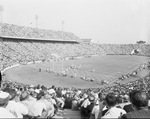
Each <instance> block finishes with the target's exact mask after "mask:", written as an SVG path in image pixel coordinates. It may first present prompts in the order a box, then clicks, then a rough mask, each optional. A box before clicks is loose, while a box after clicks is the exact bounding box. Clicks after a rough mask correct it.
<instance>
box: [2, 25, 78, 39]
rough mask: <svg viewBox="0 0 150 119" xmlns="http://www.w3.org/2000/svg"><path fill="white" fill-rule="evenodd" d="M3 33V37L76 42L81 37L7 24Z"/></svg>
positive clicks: (3, 27) (3, 28)
mask: <svg viewBox="0 0 150 119" xmlns="http://www.w3.org/2000/svg"><path fill="white" fill-rule="evenodd" d="M1 32H2V35H3V36H12V37H23V38H42V39H57V40H75V41H77V40H79V37H77V36H76V35H74V34H73V33H70V32H62V31H54V30H45V29H37V28H32V27H24V26H18V25H14V24H7V23H3V24H2V31H1Z"/></svg>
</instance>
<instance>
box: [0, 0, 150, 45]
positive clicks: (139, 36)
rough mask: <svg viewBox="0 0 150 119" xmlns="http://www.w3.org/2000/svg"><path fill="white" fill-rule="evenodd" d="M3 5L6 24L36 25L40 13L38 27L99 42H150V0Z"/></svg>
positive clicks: (28, 0)
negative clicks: (36, 17) (61, 31)
mask: <svg viewBox="0 0 150 119" xmlns="http://www.w3.org/2000/svg"><path fill="white" fill-rule="evenodd" d="M0 5H1V6H2V7H3V10H1V13H0V15H1V17H2V21H3V22H5V23H9V24H17V25H22V26H29V27H36V19H35V16H38V19H37V24H38V25H37V26H38V28H42V29H50V30H56V31H57V30H63V31H66V32H72V33H74V34H75V35H77V36H78V37H79V38H81V39H82V38H91V39H92V42H96V43H101V44H103V43H109V44H130V43H136V41H139V40H144V41H147V42H148V43H150V0H0ZM62 21H63V25H62Z"/></svg>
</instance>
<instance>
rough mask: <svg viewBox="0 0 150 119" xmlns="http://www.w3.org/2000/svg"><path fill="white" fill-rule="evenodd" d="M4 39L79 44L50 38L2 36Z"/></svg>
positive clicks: (74, 41)
mask: <svg viewBox="0 0 150 119" xmlns="http://www.w3.org/2000/svg"><path fill="white" fill-rule="evenodd" d="M1 38H3V39H19V40H34V41H47V42H70V43H78V41H76V40H64V39H48V38H26V37H16V36H15V37H14V36H1Z"/></svg>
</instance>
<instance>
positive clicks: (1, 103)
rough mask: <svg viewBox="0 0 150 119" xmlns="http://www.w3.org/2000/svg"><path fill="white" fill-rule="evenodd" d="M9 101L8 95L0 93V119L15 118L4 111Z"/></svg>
mask: <svg viewBox="0 0 150 119" xmlns="http://www.w3.org/2000/svg"><path fill="white" fill-rule="evenodd" d="M8 101H9V93H6V92H3V91H0V118H15V116H14V115H13V114H12V113H11V112H9V110H7V109H6V106H7V104H8Z"/></svg>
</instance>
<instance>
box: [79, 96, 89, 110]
mask: <svg viewBox="0 0 150 119" xmlns="http://www.w3.org/2000/svg"><path fill="white" fill-rule="evenodd" d="M90 104H91V102H90V101H89V99H88V98H87V99H86V100H84V102H83V103H82V105H81V107H84V108H87V106H88V105H90Z"/></svg>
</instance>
